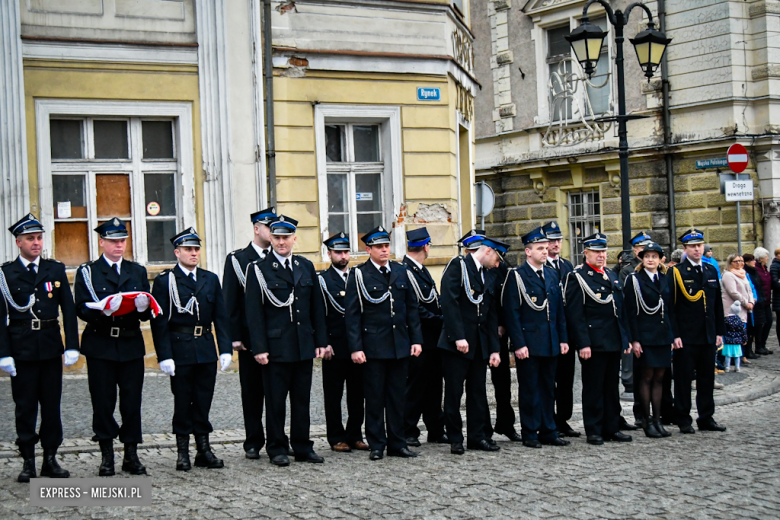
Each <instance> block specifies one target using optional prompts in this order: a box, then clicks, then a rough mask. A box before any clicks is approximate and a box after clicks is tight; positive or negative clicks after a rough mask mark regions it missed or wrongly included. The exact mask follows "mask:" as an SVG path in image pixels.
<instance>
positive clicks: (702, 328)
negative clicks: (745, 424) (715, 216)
mask: <svg viewBox="0 0 780 520" xmlns="http://www.w3.org/2000/svg"><path fill="white" fill-rule="evenodd" d="M680 242H682V244H683V247H684V248H685V255H686V258H685V260H683V261H682V262H680V263H679V264H677V265H675V266H674V267H672V268H671V269H670V271H669V276H671V277H672V280H671V282H672V291H673V294H674V312H675V321H674V328H675V329H676V330H675V331H674V337H675V340H674V341H675V344H676V345H675V346H677V347H678V348H677V350H675V351H674V356H673V368H674V411H675V417H676V419H677V425H678V426H679V427H680V431H681V432H682V433H696V430H694V429H693V426H692V424H693V419H692V418H691V381H692V380H693V377H694V372H695V373H696V408H697V409H698V412H699V417H698V419H696V423H697V425H698V426H699V430H703V431H716V432H722V431H726V427H725V426H721V425H719V424H718V423H717V422H715V419H713V417H712V416H713V415H714V414H715V401H714V400H713V397H712V387H713V383H714V382H715V369H714V368H713V364H714V361H713V360H714V359H715V352H716V351H717V347H718V346H720V345H722V344H723V333H724V332H725V323H724V318H723V300H722V299H721V287H720V280H719V279H718V272H717V271H716V270H715V268H714V267H712V265H710V264H708V263H707V262H702V259H701V258H702V255H703V253H704V234H703V233H702V232H701V231H699V230H698V229H694V228H691V229H690V230H689V231H687V232H686V233H685V234H683V236H681V237H680Z"/></svg>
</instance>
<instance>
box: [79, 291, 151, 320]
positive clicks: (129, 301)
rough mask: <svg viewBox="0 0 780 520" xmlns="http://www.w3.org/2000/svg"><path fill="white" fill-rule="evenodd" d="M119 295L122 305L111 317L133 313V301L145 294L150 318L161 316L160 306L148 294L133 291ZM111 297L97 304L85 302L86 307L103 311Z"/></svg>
mask: <svg viewBox="0 0 780 520" xmlns="http://www.w3.org/2000/svg"><path fill="white" fill-rule="evenodd" d="M119 294H120V295H121V296H122V304H121V305H120V306H119V309H117V310H116V311H114V312H113V313H111V315H112V316H122V315H123V314H127V313H129V312H133V311H134V310H135V299H136V298H137V297H139V296H140V295H142V294H145V295H147V296H148V297H149V308H150V309H151V310H152V318H156V317H157V316H159V315H160V314H162V308H160V304H159V303H157V300H155V299H154V296H152V295H151V294H149V293H148V292H142V291H134V292H123V293H119ZM113 297H114V295H113V294H112V295H111V296H106V297H105V298H103V299H102V300H100V301H99V302H87V307H89V308H90V309H95V310H99V311H102V310H105V309H107V308H108V305H109V301H110V300H111V298H113Z"/></svg>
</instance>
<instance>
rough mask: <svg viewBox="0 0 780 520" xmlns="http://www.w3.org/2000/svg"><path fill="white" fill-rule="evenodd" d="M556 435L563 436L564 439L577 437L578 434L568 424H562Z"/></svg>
mask: <svg viewBox="0 0 780 520" xmlns="http://www.w3.org/2000/svg"><path fill="white" fill-rule="evenodd" d="M558 434H559V435H563V436H564V437H579V436H580V432H578V431H577V430H575V429H574V428H572V427H571V426H569V423H563V424H562V425H561V426H560V427H559V428H558Z"/></svg>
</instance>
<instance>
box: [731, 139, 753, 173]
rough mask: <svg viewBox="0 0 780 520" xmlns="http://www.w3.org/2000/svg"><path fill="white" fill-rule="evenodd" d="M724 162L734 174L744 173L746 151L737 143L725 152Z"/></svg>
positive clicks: (746, 159)
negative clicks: (725, 161)
mask: <svg viewBox="0 0 780 520" xmlns="http://www.w3.org/2000/svg"><path fill="white" fill-rule="evenodd" d="M726 160H727V161H728V163H729V168H731V171H733V172H734V173H742V172H744V171H745V168H747V165H748V152H747V149H746V148H745V147H744V146H742V145H741V144H739V143H736V144H732V145H731V146H729V150H728V152H726Z"/></svg>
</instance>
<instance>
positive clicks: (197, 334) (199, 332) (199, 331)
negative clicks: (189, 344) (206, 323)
mask: <svg viewBox="0 0 780 520" xmlns="http://www.w3.org/2000/svg"><path fill="white" fill-rule="evenodd" d="M192 335H193V336H195V337H196V338H199V337H201V336H202V335H203V326H202V325H198V326H196V327H195V330H194V331H193V333H192Z"/></svg>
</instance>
